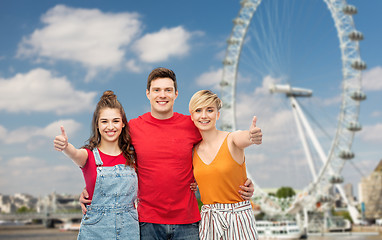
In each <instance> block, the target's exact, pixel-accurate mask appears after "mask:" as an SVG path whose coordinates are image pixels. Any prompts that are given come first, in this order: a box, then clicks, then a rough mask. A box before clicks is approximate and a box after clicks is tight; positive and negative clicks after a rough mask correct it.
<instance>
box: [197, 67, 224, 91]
mask: <svg viewBox="0 0 382 240" xmlns="http://www.w3.org/2000/svg"><path fill="white" fill-rule="evenodd" d="M222 76H223V69H222V68H219V69H216V70H211V71H209V72H206V73H203V74H202V75H200V76H199V77H198V78H197V79H196V84H197V85H198V86H200V87H204V88H212V89H213V90H214V91H216V90H219V88H220V86H219V83H220V81H221V79H222Z"/></svg>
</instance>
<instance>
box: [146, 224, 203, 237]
mask: <svg viewBox="0 0 382 240" xmlns="http://www.w3.org/2000/svg"><path fill="white" fill-rule="evenodd" d="M139 227H140V231H141V240H168V239H171V240H197V239H199V223H192V224H174V225H171V224H155V223H146V222H140V223H139Z"/></svg>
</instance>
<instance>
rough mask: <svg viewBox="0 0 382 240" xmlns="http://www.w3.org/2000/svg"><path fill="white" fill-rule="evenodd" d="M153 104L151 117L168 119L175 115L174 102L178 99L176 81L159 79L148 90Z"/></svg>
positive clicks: (148, 95)
mask: <svg viewBox="0 0 382 240" xmlns="http://www.w3.org/2000/svg"><path fill="white" fill-rule="evenodd" d="M146 95H147V98H148V99H149V100H150V104H151V115H152V116H153V117H155V118H157V119H168V118H171V117H172V116H173V114H174V102H175V99H176V98H177V97H178V91H176V90H175V86H174V81H173V80H172V79H171V78H157V79H155V80H153V81H152V82H151V86H150V90H146Z"/></svg>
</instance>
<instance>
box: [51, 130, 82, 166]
mask: <svg viewBox="0 0 382 240" xmlns="http://www.w3.org/2000/svg"><path fill="white" fill-rule="evenodd" d="M53 142H54V148H55V149H56V150H57V151H60V152H63V153H64V154H65V155H66V156H68V157H69V158H70V159H72V160H73V162H74V163H75V164H77V165H78V166H79V167H83V166H85V164H86V161H87V159H88V152H87V151H86V150H85V149H77V148H75V147H74V146H73V145H72V144H70V143H69V142H68V136H67V135H66V132H65V129H64V127H63V126H61V135H58V136H56V137H55V139H54V141H53Z"/></svg>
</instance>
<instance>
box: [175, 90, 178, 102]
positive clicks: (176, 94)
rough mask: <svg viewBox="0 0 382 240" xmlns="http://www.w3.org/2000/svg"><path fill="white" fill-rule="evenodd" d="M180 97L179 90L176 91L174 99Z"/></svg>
mask: <svg viewBox="0 0 382 240" xmlns="http://www.w3.org/2000/svg"><path fill="white" fill-rule="evenodd" d="M177 97H178V90H176V91H175V98H174V100H175V99H176V98H177Z"/></svg>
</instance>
